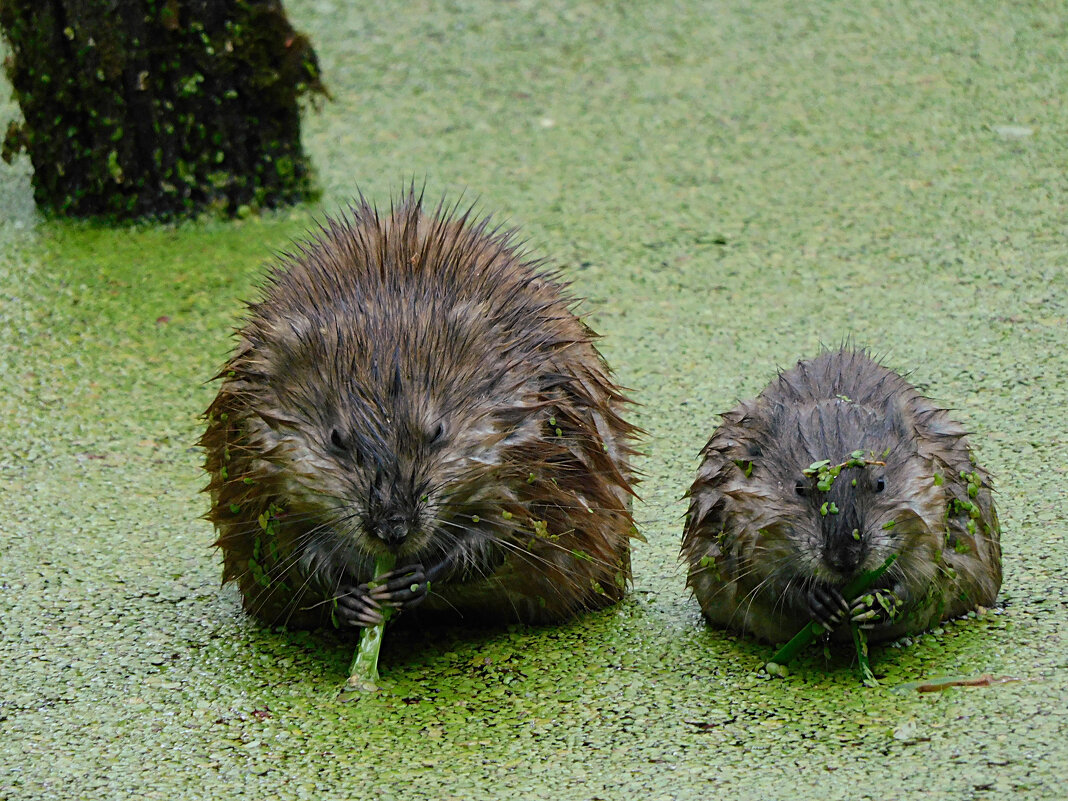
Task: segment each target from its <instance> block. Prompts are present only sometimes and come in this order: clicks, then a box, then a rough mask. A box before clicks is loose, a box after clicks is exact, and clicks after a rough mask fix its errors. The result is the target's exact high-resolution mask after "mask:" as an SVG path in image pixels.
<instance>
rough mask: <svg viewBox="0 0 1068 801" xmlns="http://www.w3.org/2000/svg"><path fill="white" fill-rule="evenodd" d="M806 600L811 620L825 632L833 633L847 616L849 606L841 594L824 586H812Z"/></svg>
mask: <svg viewBox="0 0 1068 801" xmlns="http://www.w3.org/2000/svg"><path fill="white" fill-rule="evenodd" d="M806 600H807V601H808V609H809V612H810V613H811V614H812V619H813V620H815V621H816V622H817V623H819V624H820V625H821V626H823V628H825V629H827V631H833V630H834V629H835V628H836V627H837V626H838V625H839V624H840V623H841V622H842V621H843V620H845V619H846V616H847V615H848V614H849V611H850V610H849V604H848V603H846V599H845V598H843V597H842V593H841V592H839V591H838V590H837V589H835V588H834V587H830V586H828V585H826V584H813V585H812V587H811V588H810V589H809V591H808V593H807V595H806Z"/></svg>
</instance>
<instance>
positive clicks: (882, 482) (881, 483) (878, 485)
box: [875, 476, 886, 492]
mask: <svg viewBox="0 0 1068 801" xmlns="http://www.w3.org/2000/svg"><path fill="white" fill-rule="evenodd" d="M884 489H886V479H885V478H883V477H882V476H879V478H878V479H877V480H876V482H875V491H876V492H882V491H883V490H884Z"/></svg>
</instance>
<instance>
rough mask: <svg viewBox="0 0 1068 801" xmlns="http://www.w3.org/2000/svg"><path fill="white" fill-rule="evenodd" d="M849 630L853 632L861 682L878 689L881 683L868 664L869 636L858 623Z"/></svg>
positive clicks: (853, 624)
mask: <svg viewBox="0 0 1068 801" xmlns="http://www.w3.org/2000/svg"><path fill="white" fill-rule="evenodd" d="M849 629H850V631H852V632H853V647H854V648H856V649H857V665H858V667H859V668H860V680H861V681H863V682H864V686H866V687H878V686H879V682H878V681H876V679H875V674H874V673H872V672H871V665H870V664H869V662H868V635H867V634H865V633H864V629H862V628H861V627H860V626H858V625H857V624H856V623H852V624H850V626H849Z"/></svg>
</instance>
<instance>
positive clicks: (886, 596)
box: [849, 590, 901, 629]
mask: <svg viewBox="0 0 1068 801" xmlns="http://www.w3.org/2000/svg"><path fill="white" fill-rule="evenodd" d="M900 611H901V599H900V598H899V597H898V596H897V595H895V594H894V592H893V591H892V590H872V591H871V592H866V593H864V594H863V595H861V596H860V597H859V598H857V599H856V600H854V601H853V605H852V606H851V607H850V609H849V621H850V622H851V623H856V624H857V625H859V626H860V627H861V628H862V629H873V628H875V627H876V626H881V625H882V624H884V623H892V622H893V621H894V620H896V619H897V615H898V612H900Z"/></svg>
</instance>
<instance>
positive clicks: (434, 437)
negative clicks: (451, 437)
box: [426, 423, 445, 445]
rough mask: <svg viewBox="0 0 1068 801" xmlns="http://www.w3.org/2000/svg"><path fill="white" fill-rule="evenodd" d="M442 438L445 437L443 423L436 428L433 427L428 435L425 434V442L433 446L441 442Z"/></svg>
mask: <svg viewBox="0 0 1068 801" xmlns="http://www.w3.org/2000/svg"><path fill="white" fill-rule="evenodd" d="M444 436H445V424H444V423H438V424H437V426H435V427H434V428H433V429H431V430H430V433H429V434H427V437H426V441H427V443H428V444H430V445H435V444H437V443H438V442H441V438H442V437H444Z"/></svg>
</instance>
